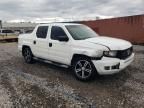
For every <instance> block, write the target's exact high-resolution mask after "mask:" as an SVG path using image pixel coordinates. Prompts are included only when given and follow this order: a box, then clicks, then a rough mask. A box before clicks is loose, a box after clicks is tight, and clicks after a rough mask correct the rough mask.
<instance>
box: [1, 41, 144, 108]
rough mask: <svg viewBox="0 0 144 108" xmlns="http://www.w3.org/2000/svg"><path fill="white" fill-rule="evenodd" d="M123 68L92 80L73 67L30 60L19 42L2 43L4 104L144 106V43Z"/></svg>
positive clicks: (13, 107)
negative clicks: (84, 79) (80, 78)
mask: <svg viewBox="0 0 144 108" xmlns="http://www.w3.org/2000/svg"><path fill="white" fill-rule="evenodd" d="M134 50H135V54H136V55H135V60H134V62H133V63H132V64H131V65H130V66H129V67H127V68H126V69H125V70H123V71H122V72H120V73H118V74H115V75H109V76H99V77H96V79H95V80H93V81H89V82H81V81H78V80H76V79H75V78H74V77H73V75H72V71H71V70H70V69H66V68H62V67H58V66H55V65H52V64H48V63H43V62H36V63H34V64H26V63H25V62H24V59H23V57H22V56H21V54H20V53H18V50H17V43H0V108H144V46H134Z"/></svg>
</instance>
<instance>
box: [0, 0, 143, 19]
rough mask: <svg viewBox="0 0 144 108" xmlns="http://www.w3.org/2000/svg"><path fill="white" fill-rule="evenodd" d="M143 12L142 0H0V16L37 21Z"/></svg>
mask: <svg viewBox="0 0 144 108" xmlns="http://www.w3.org/2000/svg"><path fill="white" fill-rule="evenodd" d="M138 14H144V0H1V1H0V19H1V20H4V21H18V20H19V21H41V20H55V19H59V20H61V21H63V19H75V20H76V19H90V18H94V19H95V18H96V17H100V18H110V17H120V16H129V15H138Z"/></svg>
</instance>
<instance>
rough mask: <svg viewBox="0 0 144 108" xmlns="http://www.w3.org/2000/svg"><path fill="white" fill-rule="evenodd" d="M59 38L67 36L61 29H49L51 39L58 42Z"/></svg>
mask: <svg viewBox="0 0 144 108" xmlns="http://www.w3.org/2000/svg"><path fill="white" fill-rule="evenodd" d="M59 36H67V35H66V33H65V31H64V30H63V29H62V28H61V27H58V26H53V27H52V29H51V39H53V40H58V37H59Z"/></svg>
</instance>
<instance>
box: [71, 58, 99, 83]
mask: <svg viewBox="0 0 144 108" xmlns="http://www.w3.org/2000/svg"><path fill="white" fill-rule="evenodd" d="M73 71H74V75H75V76H76V78H77V79H78V80H82V81H86V80H90V79H93V78H94V77H95V75H96V69H95V67H94V65H93V63H92V62H91V60H90V59H88V58H78V59H76V60H75V61H74V64H73Z"/></svg>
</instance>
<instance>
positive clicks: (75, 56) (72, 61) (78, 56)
mask: <svg viewBox="0 0 144 108" xmlns="http://www.w3.org/2000/svg"><path fill="white" fill-rule="evenodd" d="M78 58H87V59H91V57H90V56H87V55H84V54H74V55H73V56H72V60H71V65H73V63H74V61H75V60H76V59H78Z"/></svg>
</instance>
